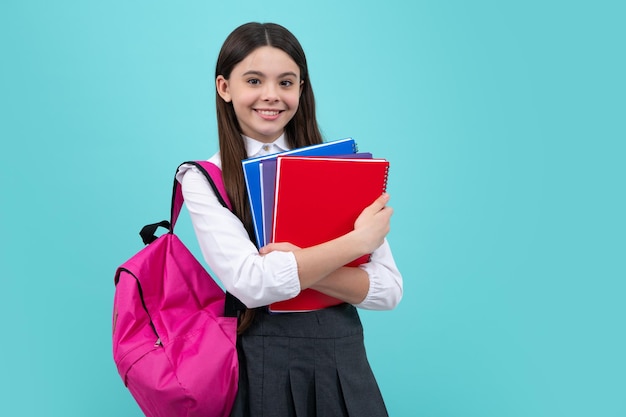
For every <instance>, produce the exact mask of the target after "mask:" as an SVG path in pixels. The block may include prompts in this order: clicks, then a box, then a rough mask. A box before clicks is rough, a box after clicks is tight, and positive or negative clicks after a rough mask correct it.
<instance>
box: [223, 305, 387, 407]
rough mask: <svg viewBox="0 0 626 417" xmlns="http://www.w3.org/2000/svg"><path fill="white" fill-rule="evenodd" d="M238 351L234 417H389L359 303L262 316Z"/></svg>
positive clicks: (262, 312) (256, 320) (240, 341)
mask: <svg viewBox="0 0 626 417" xmlns="http://www.w3.org/2000/svg"><path fill="white" fill-rule="evenodd" d="M238 351H239V359H240V381H239V391H238V393H237V398H236V399H235V404H234V406H233V411H232V413H231V417H335V416H337V417H344V416H350V417H386V416H388V414H387V410H386V407H385V404H384V401H383V398H382V396H381V393H380V390H379V388H378V384H377V383H376V379H375V378H374V374H373V373H372V370H371V368H370V365H369V363H368V360H367V357H366V353H365V346H364V344H363V327H362V325H361V320H360V319H359V315H358V312H357V310H356V308H355V307H354V306H352V305H349V304H341V305H339V306H336V307H332V308H327V309H324V310H319V311H314V312H308V313H287V314H270V313H268V312H264V311H258V312H257V314H256V316H255V320H254V322H253V324H252V325H251V327H250V328H248V329H247V330H246V331H245V332H244V334H243V335H242V336H240V338H239V340H238Z"/></svg>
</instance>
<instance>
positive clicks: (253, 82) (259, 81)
mask: <svg viewBox="0 0 626 417" xmlns="http://www.w3.org/2000/svg"><path fill="white" fill-rule="evenodd" d="M248 84H250V85H259V84H261V80H259V79H258V78H250V79H249V80H248Z"/></svg>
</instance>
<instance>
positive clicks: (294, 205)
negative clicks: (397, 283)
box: [242, 138, 389, 312]
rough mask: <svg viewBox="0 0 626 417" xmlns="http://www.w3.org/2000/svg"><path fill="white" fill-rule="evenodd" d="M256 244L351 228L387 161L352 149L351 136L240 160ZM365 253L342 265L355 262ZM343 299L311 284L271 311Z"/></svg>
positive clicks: (305, 242)
mask: <svg viewBox="0 0 626 417" xmlns="http://www.w3.org/2000/svg"><path fill="white" fill-rule="evenodd" d="M242 164H243V170H244V176H245V180H246V186H247V191H248V197H249V199H250V207H251V212H252V219H253V223H254V231H255V235H256V240H257V242H258V246H259V247H262V246H265V245H266V244H268V243H271V242H290V243H292V244H294V245H296V246H299V247H301V248H307V247H311V246H315V245H318V244H320V243H324V242H327V241H329V240H332V239H335V238H337V237H340V236H342V235H344V234H346V233H348V232H350V231H352V230H353V228H354V222H355V221H356V219H357V217H358V216H359V214H360V213H361V212H362V211H363V209H364V208H365V207H367V206H369V205H370V204H371V203H373V202H374V200H376V198H378V197H379V196H380V195H381V194H382V193H383V192H384V191H385V189H386V186H387V173H388V170H389V162H388V161H386V160H384V159H379V158H373V157H372V154H370V153H357V147H356V143H355V142H354V140H353V139H352V138H347V139H342V140H338V141H332V142H326V143H323V144H319V145H313V146H308V147H304V148H299V149H293V150H290V151H286V152H282V153H278V154H273V155H267V156H262V157H258V158H251V159H246V160H244V161H242ZM368 260H369V256H364V257H361V258H359V259H355V260H354V261H352V262H350V263H349V264H348V265H347V266H358V265H360V264H362V263H365V262H367V261H368ZM341 302H342V301H341V300H338V299H336V298H333V297H330V296H327V295H325V294H322V293H320V292H318V291H315V290H313V289H305V290H303V291H301V292H300V294H299V295H298V296H296V297H295V298H292V299H290V300H285V301H281V302H277V303H273V304H271V305H270V306H269V308H270V311H272V312H295V311H311V310H317V309H321V308H326V307H330V306H333V305H337V304H340V303H341Z"/></svg>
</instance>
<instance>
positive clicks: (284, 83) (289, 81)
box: [280, 80, 293, 87]
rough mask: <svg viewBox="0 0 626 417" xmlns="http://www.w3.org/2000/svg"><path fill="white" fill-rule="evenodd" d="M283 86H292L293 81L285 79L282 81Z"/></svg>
mask: <svg viewBox="0 0 626 417" xmlns="http://www.w3.org/2000/svg"><path fill="white" fill-rule="evenodd" d="M280 85H281V87H291V86H292V85H293V81H291V80H283V81H281V82H280Z"/></svg>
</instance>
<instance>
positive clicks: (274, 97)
mask: <svg viewBox="0 0 626 417" xmlns="http://www.w3.org/2000/svg"><path fill="white" fill-rule="evenodd" d="M215 83H216V87H217V92H218V94H219V95H220V97H222V99H223V100H224V101H226V102H232V104H233V109H234V110H235V114H236V115H237V121H238V122H239V126H240V127H241V130H242V132H241V133H243V134H244V135H246V136H249V137H251V138H253V139H256V140H259V141H261V142H266V143H269V142H273V141H274V140H276V139H277V138H278V137H279V136H280V135H281V134H282V133H283V132H284V130H285V126H286V125H287V123H289V121H290V120H291V118H292V117H293V116H294V115H295V114H296V111H297V110H298V103H299V100H300V92H301V90H302V81H301V80H300V69H299V68H298V65H297V64H296V63H295V62H294V60H293V59H291V57H290V56H289V55H287V54H286V53H285V52H283V51H282V50H280V49H278V48H274V47H271V46H262V47H259V48H257V49H255V50H254V51H252V52H251V53H250V54H249V55H248V56H247V57H246V58H244V59H243V60H242V61H240V62H239V63H238V64H237V65H235V66H234V67H233V70H232V72H231V74H230V77H229V78H228V79H226V78H224V77H223V76H222V75H219V76H218V77H217V78H216V80H215Z"/></svg>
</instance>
